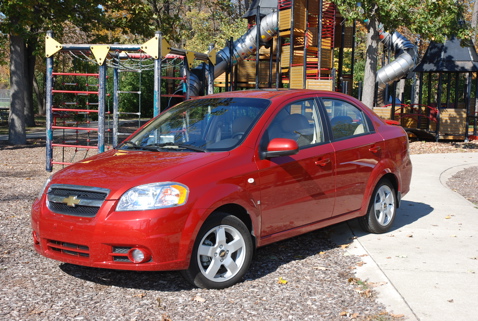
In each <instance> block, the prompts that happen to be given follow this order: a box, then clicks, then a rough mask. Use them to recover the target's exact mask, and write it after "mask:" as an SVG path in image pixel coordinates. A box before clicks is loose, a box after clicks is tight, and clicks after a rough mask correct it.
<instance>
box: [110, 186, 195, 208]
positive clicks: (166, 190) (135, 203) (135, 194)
mask: <svg viewBox="0 0 478 321" xmlns="http://www.w3.org/2000/svg"><path fill="white" fill-rule="evenodd" d="M188 194H189V189H188V188H187V187H186V186H185V185H182V184H179V183H171V182H167V183H153V184H146V185H140V186H136V187H133V188H132V189H130V190H128V191H127V192H126V193H124V194H123V196H121V198H120V200H119V203H118V206H117V208H116V210H117V211H141V210H152V209H157V208H165V207H173V206H181V205H184V204H185V203H186V201H187V198H188Z"/></svg>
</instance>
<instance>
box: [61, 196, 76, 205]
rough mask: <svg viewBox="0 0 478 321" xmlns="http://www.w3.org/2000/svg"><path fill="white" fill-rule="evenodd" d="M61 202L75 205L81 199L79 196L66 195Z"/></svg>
mask: <svg viewBox="0 0 478 321" xmlns="http://www.w3.org/2000/svg"><path fill="white" fill-rule="evenodd" d="M61 202H62V203H64V204H66V206H69V207H75V205H78V204H80V200H79V199H78V198H77V196H73V195H70V196H68V197H65V198H64V199H63V200H62V201H61Z"/></svg>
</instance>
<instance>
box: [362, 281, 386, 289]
mask: <svg viewBox="0 0 478 321" xmlns="http://www.w3.org/2000/svg"><path fill="white" fill-rule="evenodd" d="M387 283H388V282H368V283H367V284H368V285H369V286H371V287H373V288H376V287H378V286H382V285H385V284H387Z"/></svg>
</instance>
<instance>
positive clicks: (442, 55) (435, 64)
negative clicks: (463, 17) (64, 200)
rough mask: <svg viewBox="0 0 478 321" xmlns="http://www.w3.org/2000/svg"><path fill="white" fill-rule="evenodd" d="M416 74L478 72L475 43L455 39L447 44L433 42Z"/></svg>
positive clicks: (477, 55) (416, 69)
mask: <svg viewBox="0 0 478 321" xmlns="http://www.w3.org/2000/svg"><path fill="white" fill-rule="evenodd" d="M414 71H415V72H430V73H431V72H470V71H478V54H477V53H476V50H475V46H474V45H473V42H471V41H469V42H465V41H462V40H460V39H457V38H455V37H452V38H451V39H448V40H447V41H446V42H445V43H438V42H434V41H433V42H431V43H430V45H429V46H428V49H427V51H426V53H425V55H424V56H423V59H422V61H421V62H420V64H419V65H418V66H417V67H416V68H415V69H414Z"/></svg>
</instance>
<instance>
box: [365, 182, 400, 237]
mask: <svg viewBox="0 0 478 321" xmlns="http://www.w3.org/2000/svg"><path fill="white" fill-rule="evenodd" d="M396 210H397V196H396V193H395V188H394V187H393V185H392V184H391V183H390V181H389V180H387V179H382V180H380V181H379V182H378V184H377V186H376V187H375V189H374V191H373V194H372V197H371V199H370V205H369V208H368V212H367V214H366V215H365V216H364V217H361V218H359V223H360V225H361V227H362V228H363V229H364V230H365V231H367V232H370V233H377V234H380V233H385V232H387V231H389V230H390V227H391V226H392V224H393V221H394V220H395V216H396Z"/></svg>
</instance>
